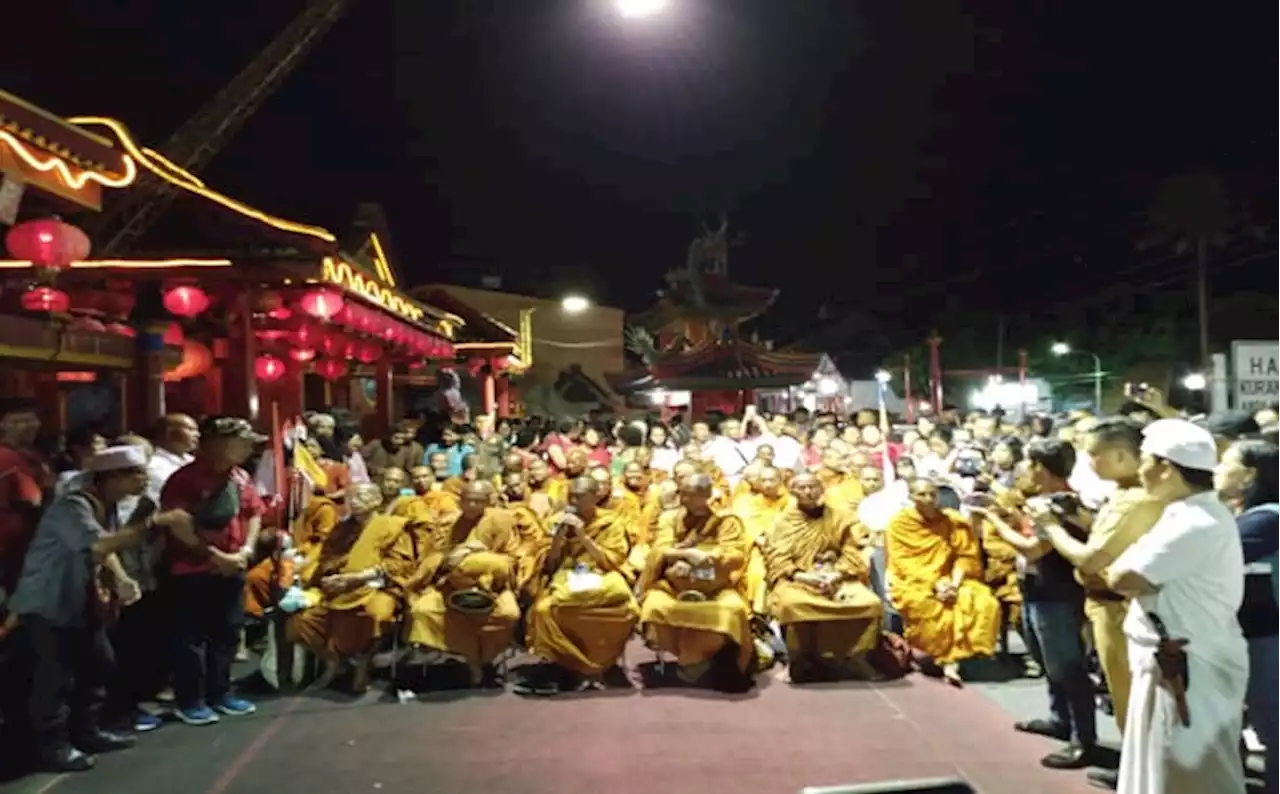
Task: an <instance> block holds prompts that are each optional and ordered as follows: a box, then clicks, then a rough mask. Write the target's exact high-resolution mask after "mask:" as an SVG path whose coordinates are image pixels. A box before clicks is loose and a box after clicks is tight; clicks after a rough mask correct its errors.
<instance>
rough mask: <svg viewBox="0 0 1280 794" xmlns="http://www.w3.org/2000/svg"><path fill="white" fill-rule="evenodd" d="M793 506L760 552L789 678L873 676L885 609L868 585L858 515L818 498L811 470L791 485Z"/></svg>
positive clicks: (817, 485) (819, 493)
mask: <svg viewBox="0 0 1280 794" xmlns="http://www.w3.org/2000/svg"><path fill="white" fill-rule="evenodd" d="M791 491H792V494H793V495H794V496H795V502H794V504H792V505H791V506H790V507H788V508H787V509H786V510H785V511H784V512H783V514H782V515H781V516H780V517H779V518H778V522H777V525H776V527H775V529H774V531H773V534H772V536H771V537H770V539H769V544H768V546H767V547H766V549H765V556H766V558H767V565H768V571H769V591H770V592H769V609H770V611H771V612H772V614H773V616H774V617H775V618H776V619H777V621H778V623H779V624H781V625H782V628H783V637H784V638H785V640H786V643H787V651H788V657H789V659H790V665H791V680H792V681H793V682H795V683H805V682H809V681H817V680H830V679H833V678H839V677H842V676H843V675H848V674H851V675H853V676H855V677H860V678H869V677H875V671H874V670H873V668H872V667H871V665H870V664H868V663H867V660H866V654H867V652H868V651H870V650H872V649H873V648H875V647H876V644H877V643H878V641H879V639H880V621H881V615H882V612H883V607H882V605H881V603H880V599H879V597H877V596H876V594H875V593H873V592H872V591H871V588H870V587H869V585H870V582H871V578H870V569H869V568H868V566H867V563H866V561H865V560H864V559H863V557H862V553H861V549H860V548H859V546H858V542H857V533H856V524H857V519H856V517H855V516H854V515H853V514H852V513H849V512H847V511H842V510H839V509H836V508H834V507H831V506H830V505H829V504H827V503H825V502H824V500H823V498H822V497H823V493H822V483H821V482H819V481H818V478H817V476H815V475H814V474H812V473H811V472H802V473H800V474H797V475H796V476H795V478H794V479H793V480H792V481H791Z"/></svg>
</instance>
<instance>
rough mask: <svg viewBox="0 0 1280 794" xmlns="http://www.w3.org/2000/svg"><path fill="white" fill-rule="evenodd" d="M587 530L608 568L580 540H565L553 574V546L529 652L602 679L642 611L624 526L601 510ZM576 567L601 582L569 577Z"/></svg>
mask: <svg viewBox="0 0 1280 794" xmlns="http://www.w3.org/2000/svg"><path fill="white" fill-rule="evenodd" d="M550 523H551V524H553V525H554V522H550ZM583 532H584V533H585V534H586V536H587V537H589V538H591V540H592V541H593V542H594V543H595V545H596V546H597V547H598V548H599V549H600V551H601V552H602V553H603V555H604V557H605V560H606V564H605V565H604V566H600V565H599V564H598V563H597V562H596V561H595V559H594V558H593V557H592V556H591V555H590V554H589V553H588V552H587V551H586V549H584V548H583V544H582V543H581V542H580V541H577V540H566V541H563V544H564V545H563V546H562V548H561V554H560V559H559V561H558V563H557V564H556V565H555V567H554V569H552V570H548V569H547V564H548V562H547V555H549V554H550V552H551V548H552V547H551V546H550V545H548V547H547V549H546V550H545V551H544V552H543V555H542V560H543V561H542V562H540V564H539V566H538V567H539V569H540V570H539V574H538V582H537V583H536V584H535V591H536V597H535V599H534V602H533V607H532V608H531V609H530V610H529V632H528V635H529V637H528V639H529V650H531V651H532V652H533V653H535V654H537V655H538V656H540V657H541V658H543V659H545V660H547V661H549V662H554V663H555V664H558V665H560V666H562V667H564V668H566V669H568V670H571V671H573V672H575V673H579V674H581V675H586V676H599V675H601V674H602V673H604V672H605V671H606V670H608V669H609V668H610V667H612V666H613V665H614V664H616V663H617V661H618V658H619V657H620V656H622V652H623V650H624V649H625V648H626V645H627V640H628V639H629V638H630V637H631V632H632V631H633V630H634V629H635V625H636V619H637V618H638V617H639V616H640V609H639V607H637V606H636V599H635V596H633V595H632V594H631V587H630V585H628V584H627V580H626V578H625V577H624V576H623V575H622V569H623V566H625V565H626V561H627V548H628V547H627V528H626V525H625V523H624V522H623V521H621V520H619V518H618V517H617V516H615V515H614V514H613V513H610V512H609V511H607V510H600V509H597V510H596V513H595V515H594V516H592V517H591V520H590V521H588V522H587V526H586V527H585V529H584V530H583ZM576 568H580V570H583V571H586V572H589V573H594V574H598V575H599V576H600V579H599V580H598V581H584V579H586V580H592V579H594V577H582V576H570V574H572V573H574V572H575V569H576ZM591 584H594V585H595V586H594V587H591V586H589V585H591Z"/></svg>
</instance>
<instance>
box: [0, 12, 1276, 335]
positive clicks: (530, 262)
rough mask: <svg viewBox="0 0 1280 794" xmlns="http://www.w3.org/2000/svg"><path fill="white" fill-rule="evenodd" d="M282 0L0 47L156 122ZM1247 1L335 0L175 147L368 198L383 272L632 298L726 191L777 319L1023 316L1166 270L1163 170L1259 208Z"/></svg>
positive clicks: (225, 166) (113, 15) (240, 49)
mask: <svg viewBox="0 0 1280 794" xmlns="http://www.w3.org/2000/svg"><path fill="white" fill-rule="evenodd" d="M302 5H303V3H302V0H277V1H276V2H270V3H264V2H262V1H261V0H220V2H217V3H197V2H190V3H188V2H157V1H156V0H116V2H112V3H106V2H101V0H50V1H49V2H45V3H41V4H40V8H41V9H42V13H43V14H44V15H45V16H46V18H48V19H51V20H55V21H53V22H52V23H50V26H51V27H49V28H46V29H45V30H42V31H41V32H40V34H39V35H36V34H34V33H33V34H32V35H19V36H14V35H10V36H7V37H6V44H5V47H3V48H0V75H3V85H4V87H5V88H6V89H8V90H10V91H12V92H13V93H16V94H18V95H20V96H23V97H24V98H27V99H29V100H30V101H32V102H35V103H36V104H38V105H41V106H43V107H46V108H48V109H50V110H52V111H54V112H57V113H61V114H64V115H76V114H88V113H95V114H107V115H113V116H116V117H119V118H121V119H123V120H125V121H126V122H127V123H128V124H130V126H131V127H132V128H133V130H134V131H135V133H137V134H138V135H139V136H140V137H141V138H143V139H144V140H146V141H147V142H149V143H151V144H152V145H156V146H158V145H160V144H162V143H163V141H164V140H165V138H166V137H167V136H168V134H169V133H171V132H172V131H173V130H175V129H176V128H177V127H178V126H179V125H180V124H181V123H182V121H183V120H184V119H185V118H186V117H187V116H188V115H190V114H191V113H192V112H193V111H195V110H196V108H197V107H199V105H200V104H201V103H202V102H203V101H204V100H206V99H207V98H208V97H210V96H211V95H212V94H213V93H214V92H215V91H216V90H217V89H218V88H219V87H220V86H221V85H222V83H224V82H225V81H226V80H227V79H229V77H230V76H231V75H232V74H233V73H234V72H235V71H236V70H237V69H238V68H239V67H240V66H241V65H243V64H244V63H246V62H247V61H248V60H249V59H250V58H251V57H252V56H253V54H254V53H255V52H256V51H257V50H258V49H259V48H261V47H262V46H263V44H265V43H266V41H267V40H269V39H270V38H271V37H272V36H273V35H274V34H275V33H276V32H277V31H278V30H280V29H281V28H283V27H284V25H285V24H286V23H287V21H288V20H289V19H290V18H291V16H292V15H293V14H294V13H296V12H297V10H299V9H300V8H301V7H302ZM1274 22H1275V12H1274V8H1273V7H1271V6H1266V5H1263V4H1255V3H1227V4H1216V5H1212V6H1203V5H1196V4H1176V3H1175V4H1164V3H1160V4H1157V3H1136V2H1135V3H1091V2H1057V3H1031V2H1022V1H1021V0H997V1H996V2H982V3H978V2H969V3H956V2H951V1H949V0H937V1H936V2H907V3H897V2H879V1H877V2H869V1H866V0H861V1H860V0H831V1H830V2H820V1H819V0H671V10H670V12H669V13H668V14H667V15H666V16H664V17H663V18H660V19H650V20H645V21H643V22H641V23H639V24H635V23H624V22H622V21H620V20H619V19H618V18H617V17H616V16H615V15H614V14H613V13H612V12H611V9H610V7H609V5H608V2H607V0H352V2H351V3H350V10H349V12H348V14H347V16H346V17H345V18H344V19H342V20H341V21H340V22H339V23H338V25H337V26H336V27H335V28H334V29H333V31H331V33H330V34H329V35H328V36H327V37H326V38H325V39H324V41H322V42H321V43H320V45H319V46H318V47H317V48H316V49H315V50H314V51H313V52H312V53H311V55H310V56H309V57H308V59H307V60H306V62H305V63H304V64H303V65H302V66H301V67H300V68H299V69H298V70H297V71H296V72H295V73H294V74H293V76H292V77H291V78H290V79H289V80H288V82H286V83H285V84H284V86H283V87H282V88H281V90H280V91H279V92H278V93H276V94H275V95H274V96H273V97H271V99H270V100H269V101H268V102H267V103H266V105H265V106H264V107H262V108H261V109H260V110H259V111H258V113H257V114H256V115H255V116H254V118H253V119H252V120H251V121H250V122H249V123H248V125H247V126H246V127H245V128H244V129H243V130H242V131H241V132H240V133H239V134H238V135H237V136H236V137H235V138H234V139H233V140H232V141H231V143H230V144H229V145H228V146H227V147H226V148H225V149H224V150H223V151H222V153H221V154H220V155H219V156H218V157H217V158H216V159H215V160H214V161H213V162H212V163H211V165H210V166H208V167H207V168H206V169H205V170H204V171H203V173H202V176H204V178H205V180H206V182H208V183H209V184H211V185H213V186H216V187H219V188H220V189H223V190H224V191H226V192H228V193H230V194H231V195H234V196H237V197H239V198H241V199H243V200H246V201H248V202H250V203H253V204H256V205H258V206H260V207H262V208H264V209H267V210H270V211H273V212H277V213H279V214H282V215H285V216H289V217H294V218H296V219H298V220H303V221H307V222H315V223H320V224H324V225H327V226H330V227H331V228H341V227H342V226H344V225H345V224H346V223H347V222H348V221H349V220H350V217H351V214H352V212H353V209H354V206H355V204H356V203H357V202H359V201H365V200H377V201H380V202H382V203H383V204H384V205H385V206H386V208H387V210H388V213H389V215H390V220H391V228H392V236H393V239H394V244H395V246H396V249H397V254H398V257H399V262H398V266H399V268H400V270H401V271H402V273H403V274H404V275H405V277H406V279H407V280H409V281H411V282H426V281H448V280H470V281H474V280H475V279H476V278H477V277H478V276H479V275H482V274H491V275H498V276H501V277H502V279H503V282H504V286H505V287H507V288H509V289H513V290H522V291H530V292H541V293H544V294H548V295H550V294H554V293H555V292H556V291H564V290H570V289H575V290H576V289H581V290H584V291H586V292H588V293H590V294H591V295H592V296H593V297H595V298H596V299H598V300H600V301H603V302H608V303H612V304H615V305H619V306H622V307H624V308H627V309H639V308H643V307H644V305H645V304H646V302H647V301H648V300H649V299H650V298H651V297H652V295H653V292H654V290H656V289H658V288H659V287H660V286H661V285H662V276H663V273H664V272H665V271H666V270H667V269H669V268H671V267H674V266H678V265H679V264H681V262H682V260H683V257H684V251H685V247H686V245H687V244H688V241H689V239H690V238H691V237H692V235H693V234H694V232H695V230H696V229H697V227H698V224H699V222H700V221H701V220H702V219H707V220H712V219H714V216H715V214H716V213H718V212H720V211H728V212H729V213H730V216H731V224H732V226H733V227H734V228H736V229H737V230H738V231H739V232H741V233H742V234H743V235H744V237H745V240H744V243H743V245H742V246H740V247H739V248H736V249H734V251H733V253H732V256H731V260H730V272H731V275H733V276H734V277H735V278H736V279H738V280H740V281H743V282H746V283H753V284H760V285H769V286H778V287H780V288H781V289H782V290H783V297H782V299H781V301H780V304H779V306H778V308H777V309H776V311H775V312H773V313H772V314H771V316H770V319H769V325H768V326H767V330H770V331H772V332H774V333H777V334H779V335H780V336H784V337H794V336H796V335H799V334H800V333H802V332H803V331H804V329H806V328H807V327H808V325H807V323H808V321H810V320H812V318H813V317H814V315H815V307H816V306H817V305H819V304H820V303H824V302H825V303H828V304H829V305H830V306H831V308H832V309H833V310H834V313H835V314H836V315H837V316H844V315H851V316H853V315H856V316H867V317H869V318H870V319H869V320H868V322H872V321H875V322H878V323H879V324H880V326H881V328H882V329H884V330H885V333H886V334H887V335H888V336H890V337H892V338H894V339H898V338H919V335H920V334H921V333H923V332H924V331H925V330H927V329H928V328H929V327H931V326H935V325H939V324H944V323H945V322H946V321H947V318H953V319H952V322H964V319H963V318H966V317H971V316H973V315H974V314H975V313H979V314H980V313H986V312H990V311H994V310H997V309H999V310H1000V311H1004V312H1009V313H1013V314H1021V315H1024V316H1025V318H1029V319H1027V320H1026V321H1027V322H1031V323H1032V324H1033V325H1034V320H1035V318H1036V317H1037V316H1039V315H1040V314H1042V313H1044V312H1048V311H1049V310H1051V309H1053V308H1054V307H1059V308H1060V307H1061V306H1062V304H1063V302H1064V301H1070V300H1071V299H1074V298H1077V297H1079V298H1084V299H1086V300H1095V299H1096V295H1097V292H1098V290H1099V289H1101V288H1103V287H1104V285H1110V284H1113V283H1114V282H1115V281H1116V280H1117V279H1119V280H1121V281H1123V282H1127V283H1130V284H1132V285H1135V286H1136V287H1137V288H1138V289H1139V291H1143V290H1147V289H1156V288H1159V289H1169V288H1174V289H1181V288H1182V286H1183V284H1184V277H1185V279H1188V280H1189V278H1190V276H1189V273H1190V265H1189V262H1187V261H1185V260H1183V259H1181V258H1178V257H1171V256H1170V255H1169V253H1168V252H1167V251H1160V250H1155V251H1139V250H1137V248H1136V246H1135V244H1134V243H1135V240H1136V239H1137V238H1138V236H1139V232H1140V229H1141V225H1142V220H1143V214H1144V210H1145V208H1146V207H1147V206H1148V204H1149V203H1150V200H1151V197H1152V195H1153V194H1154V191H1155V189H1156V185H1157V184H1158V181H1159V179H1160V178H1161V177H1163V176H1166V175H1169V174H1172V173H1177V172H1179V171H1183V170H1187V169H1193V168H1198V167H1203V166H1209V167H1212V168H1215V169H1218V170H1220V171H1222V172H1223V173H1224V174H1225V175H1226V176H1227V177H1228V179H1229V183H1230V185H1231V187H1232V190H1233V193H1234V194H1235V196H1234V197H1235V199H1236V200H1237V201H1239V202H1240V203H1241V204H1243V205H1246V206H1248V207H1249V208H1251V209H1255V210H1256V211H1258V212H1260V214H1262V215H1263V216H1266V217H1270V218H1272V219H1274V216H1275V212H1274V206H1275V204H1274V202H1275V193H1276V176H1275V175H1276V173H1277V157H1276V151H1277V140H1276V104H1275V96H1276V93H1277V92H1276V85H1275V79H1276V67H1275V34H1274ZM1258 208H1260V209H1258ZM1274 249H1275V245H1274V235H1272V237H1271V238H1270V240H1262V241H1245V242H1244V243H1241V244H1233V247H1231V248H1230V250H1229V252H1228V253H1229V255H1228V254H1224V256H1223V260H1224V262H1226V263H1227V264H1225V265H1224V266H1223V267H1221V268H1220V270H1219V272H1218V274H1216V275H1215V280H1214V289H1215V292H1223V291H1232V290H1235V289H1238V288H1241V287H1249V286H1251V285H1255V286H1256V285H1261V289H1262V290H1263V291H1268V292H1270V293H1271V294H1273V295H1274V293H1275V288H1276V280H1275V279H1276V266H1275V255H1274ZM1267 252H1270V253H1269V255H1267ZM1250 257H1252V258H1250ZM1237 260H1239V261H1237ZM1186 283H1189V281H1187V282H1186ZM1106 290H1108V292H1107V293H1106V294H1111V291H1114V287H1109V286H1107V287H1106ZM1186 294H1187V295H1188V299H1189V296H1190V292H1189V291H1188V292H1187V293H1186ZM1095 305H1096V304H1095ZM956 318H959V319H956ZM1025 318H1024V319H1025ZM1270 323H1271V327H1272V329H1274V317H1272V318H1270Z"/></svg>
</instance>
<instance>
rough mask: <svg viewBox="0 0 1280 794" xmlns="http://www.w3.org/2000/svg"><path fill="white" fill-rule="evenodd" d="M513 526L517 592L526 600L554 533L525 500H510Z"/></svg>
mask: <svg viewBox="0 0 1280 794" xmlns="http://www.w3.org/2000/svg"><path fill="white" fill-rule="evenodd" d="M507 509H508V510H510V511H511V517H512V522H513V523H512V528H513V530H514V532H515V542H514V546H513V549H512V555H513V556H514V557H515V565H516V595H517V596H519V597H520V598H521V599H524V600H526V602H527V600H528V599H531V598H532V597H533V586H534V584H535V579H536V578H537V574H538V565H539V564H540V563H541V562H542V556H543V554H544V553H545V552H546V550H547V548H549V547H550V546H551V534H550V532H549V530H548V528H547V525H546V523H545V522H544V521H543V520H542V519H541V518H539V517H538V514H537V512H536V511H534V510H533V508H531V507H529V505H528V503H526V502H510V503H508V504H507Z"/></svg>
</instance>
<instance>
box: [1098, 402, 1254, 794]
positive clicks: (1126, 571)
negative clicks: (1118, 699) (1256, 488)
mask: <svg viewBox="0 0 1280 794" xmlns="http://www.w3.org/2000/svg"><path fill="white" fill-rule="evenodd" d="M1217 459H1218V453H1217V446H1216V445H1215V443H1214V439H1213V436H1212V435H1211V434H1210V433H1209V432H1208V431H1207V430H1204V429H1202V428H1199V427H1196V426H1195V425H1193V424H1192V423H1190V422H1187V421H1185V420H1182V419H1160V420H1158V421H1155V422H1152V423H1151V424H1150V425H1148V426H1147V428H1146V429H1145V430H1144V431H1143V439H1142V463H1141V467H1140V468H1139V471H1138V473H1139V477H1140V478H1141V480H1142V486H1143V488H1144V489H1146V491H1147V493H1148V494H1150V495H1151V496H1153V497H1155V498H1157V499H1160V500H1162V501H1166V502H1168V507H1166V508H1165V510H1164V513H1163V514H1162V515H1161V517H1160V520H1159V521H1157V522H1156V524H1155V526H1153V527H1152V528H1151V529H1150V531H1148V532H1147V534H1146V535H1144V536H1143V537H1142V538H1140V539H1139V540H1138V541H1137V542H1136V543H1134V544H1133V545H1132V546H1130V547H1129V548H1128V550H1126V551H1125V552H1124V553H1123V554H1121V555H1120V557H1119V558H1118V559H1116V561H1115V562H1114V563H1112V565H1111V568H1110V571H1109V573H1108V574H1107V576H1106V579H1107V583H1108V584H1109V585H1110V587H1111V588H1112V589H1113V590H1115V591H1116V592H1119V593H1122V594H1124V595H1128V596H1131V597H1132V598H1133V601H1132V603H1131V604H1130V606H1129V614H1128V617H1127V618H1126V619H1125V624H1124V631H1125V635H1126V636H1127V637H1128V640H1129V663H1130V666H1131V668H1132V670H1133V691H1132V693H1131V695H1130V706H1129V714H1128V719H1127V721H1126V723H1125V729H1124V743H1123V745H1122V749H1121V760H1120V776H1119V781H1118V789H1119V791H1120V792H1121V794H1191V792H1206V794H1207V793H1208V792H1214V794H1244V791H1245V782H1244V774H1243V766H1242V764H1241V760H1240V749H1239V742H1240V731H1241V722H1242V705H1241V704H1242V703H1243V702H1244V695H1245V688H1246V686H1247V685H1248V680H1249V655H1248V648H1247V645H1246V644H1245V640H1244V637H1243V635H1242V634H1241V631H1240V623H1239V621H1238V619H1237V616H1236V613H1237V612H1238V611H1239V609H1240V602H1241V600H1242V599H1243V597H1244V555H1243V552H1242V551H1241V546H1240V535H1239V532H1238V531H1237V529H1236V524H1235V521H1234V520H1233V519H1232V517H1231V513H1230V512H1229V511H1228V510H1227V508H1226V506H1224V505H1223V504H1222V502H1220V501H1219V500H1218V496H1217V494H1216V493H1215V492H1214V488H1213V469H1214V466H1215V465H1216V464H1217Z"/></svg>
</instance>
